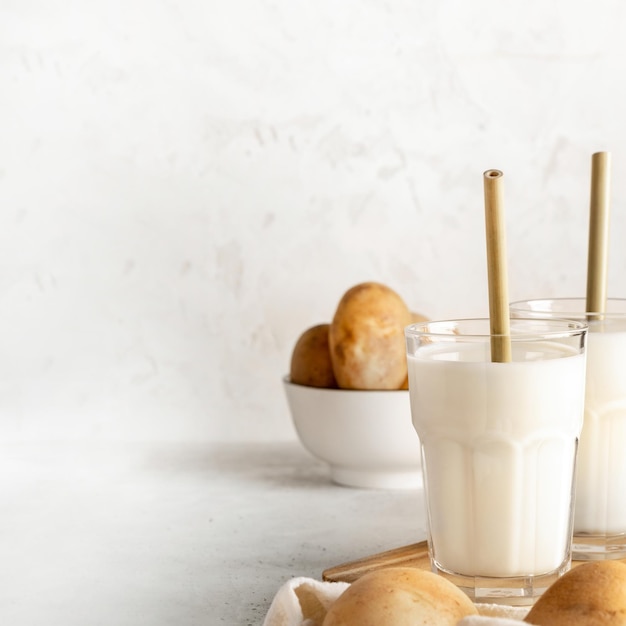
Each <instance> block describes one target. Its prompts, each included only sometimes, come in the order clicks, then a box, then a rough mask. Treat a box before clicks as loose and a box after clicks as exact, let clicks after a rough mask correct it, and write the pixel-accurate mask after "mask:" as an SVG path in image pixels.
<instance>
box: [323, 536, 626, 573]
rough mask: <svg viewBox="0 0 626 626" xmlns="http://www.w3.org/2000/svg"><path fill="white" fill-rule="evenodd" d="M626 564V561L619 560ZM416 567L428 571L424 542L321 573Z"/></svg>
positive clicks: (573, 564)
mask: <svg viewBox="0 0 626 626" xmlns="http://www.w3.org/2000/svg"><path fill="white" fill-rule="evenodd" d="M621 560H622V562H626V559H621ZM581 563H585V561H572V567H575V566H576V565H580V564H581ZM394 566H395V567H417V568H419V569H426V570H430V558H429V556H428V544H427V543H426V541H421V542H420V543H412V544H411V545H408V546H403V547H401V548H395V549H394V550H387V551H386V552H379V553H378V554H373V555H371V556H366V557H364V558H362V559H357V560H356V561H350V562H348V563H342V564H341V565H335V566H333V567H330V568H328V569H326V570H324V571H323V572H322V580H325V581H329V582H337V581H344V582H348V583H351V582H354V581H355V580H356V579H357V578H359V577H361V576H363V574H366V573H367V572H371V571H373V570H377V569H380V568H382V567H394Z"/></svg>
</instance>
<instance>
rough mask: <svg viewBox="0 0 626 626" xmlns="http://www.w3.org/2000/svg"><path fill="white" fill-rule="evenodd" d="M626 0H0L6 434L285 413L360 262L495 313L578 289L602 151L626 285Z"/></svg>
mask: <svg viewBox="0 0 626 626" xmlns="http://www.w3.org/2000/svg"><path fill="white" fill-rule="evenodd" d="M625 6H626V5H624V4H623V3H622V2H621V1H620V0H599V1H595V2H587V1H585V2H583V1H582V0H579V1H571V0H570V1H568V0H556V1H554V2H550V3H546V2H542V1H538V0H531V1H528V0H517V1H507V2H500V3H498V2H493V1H489V2H487V1H485V0H473V1H470V2H468V1H463V0H439V1H435V0H431V1H425V0H395V1H394V0H390V1H385V0H341V1H337V0H321V1H313V0H309V1H299V0H229V1H228V2H217V1H216V0H177V1H176V2H174V1H166V0H154V1H148V0H130V1H127V2H110V1H105V0H92V1H78V0H73V1H70V0H66V1H63V0H19V1H18V0H12V1H11V0H4V1H3V2H2V3H1V4H0V220H1V223H0V435H1V436H2V438H5V439H6V438H26V439H28V438H47V437H55V438H67V437H79V438H85V437H90V438H91V437H96V438H117V439H163V438H174V439H187V438H195V439H201V440H207V439H209V440H223V439H231V440H237V439H287V438H293V437H294V436H295V435H294V431H293V428H292V426H291V423H290V418H289V415H288V412H287V407H286V403H285V400H284V397H283V393H282V389H281V386H280V379H281V376H282V375H283V374H284V373H285V372H286V371H287V368H288V362H289V355H290V352H291V348H292V346H293V343H294V342H295V340H296V339H297V337H298V335H299V334H300V332H302V331H303V330H304V329H305V328H307V327H308V326H310V325H312V324H315V323H319V322H322V321H329V320H330V318H331V317H332V314H333V311H334V308H335V306H336V303H337V301H338V299H339V297H340V296H341V295H342V293H343V292H344V291H345V290H346V289H347V288H348V287H350V286H352V285H353V284H355V283H357V282H361V281H363V280H378V281H382V282H385V283H387V284H389V285H390V286H392V287H393V288H395V289H396V290H397V291H398V292H399V293H400V294H401V295H403V296H404V298H405V299H406V300H407V302H408V303H409V304H410V305H411V307H412V308H414V309H416V310H420V311H422V312H424V313H427V314H429V315H431V316H433V317H451V316H469V315H478V314H484V313H486V308H487V302H486V300H487V295H486V269H485V252H484V247H485V246H484V231H483V225H484V221H483V199H482V172H483V171H484V170H485V169H488V168H492V167H496V168H500V169H502V170H504V172H505V176H506V188H505V194H506V215H507V225H508V241H509V253H510V266H509V276H510V291H511V297H512V298H522V297H533V296H548V295H574V294H581V293H582V292H583V291H584V283H585V268H586V231H587V211H588V198H589V165H590V155H591V153H592V152H593V151H596V150H610V151H612V153H613V161H614V185H613V189H614V194H613V197H614V202H613V216H612V226H613V231H612V247H611V256H610V263H611V270H610V292H611V295H614V296H617V295H622V296H624V295H626V285H625V284H624V283H625V279H626V246H624V245H623V240H624V233H625V229H626V181H625V177H624V176H623V172H624V171H626V81H625V80H624V77H625V75H626V66H625V62H624V59H625V58H626V38H624V37H623V32H624V27H625V25H626V24H625V21H626V15H625V10H626V8H625Z"/></svg>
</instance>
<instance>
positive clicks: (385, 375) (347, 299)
mask: <svg viewBox="0 0 626 626" xmlns="http://www.w3.org/2000/svg"><path fill="white" fill-rule="evenodd" d="M410 323H411V312H410V311H409V309H408V307H407V305H406V304H405V302H404V300H403V299H402V298H401V297H400V296H399V295H398V294H397V293H396V292H395V291H393V289H391V288H389V287H387V286H386V285H382V284H380V283H375V282H366V283H361V284H358V285H355V286H354V287H352V288H351V289H349V290H348V291H347V292H346V293H345V294H344V295H343V297H342V298H341V300H340V301H339V304H338V306H337V309H336V311H335V315H334V317H333V320H332V323H331V325H330V334H329V338H330V356H331V360H332V364H333V370H334V372H335V378H336V379H337V384H338V385H339V387H341V388H343V389H399V388H400V387H401V386H402V384H403V383H404V381H405V379H406V376H407V364H406V347H405V339H404V328H405V327H406V326H408V325H409V324H410Z"/></svg>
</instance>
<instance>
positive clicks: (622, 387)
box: [574, 332, 626, 535]
mask: <svg viewBox="0 0 626 626" xmlns="http://www.w3.org/2000/svg"><path fill="white" fill-rule="evenodd" d="M574 532H575V533H582V532H586V533H592V534H599V535H604V534H617V533H623V532H626V332H606V333H602V332H589V333H588V334H587V390H586V398H585V422H584V426H583V431H582V434H581V436H580V446H579V451H578V468H577V478H576V508H575V515H574Z"/></svg>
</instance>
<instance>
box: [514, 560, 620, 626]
mask: <svg viewBox="0 0 626 626" xmlns="http://www.w3.org/2000/svg"><path fill="white" fill-rule="evenodd" d="M524 621H525V622H527V623H529V624H535V626H624V625H625V624H626V565H625V564H624V563H621V562H620V561H593V562H591V561H590V562H588V563H583V564H582V565H578V566H577V567H575V568H574V569H571V570H570V571H569V572H567V573H566V574H564V575H563V576H561V578H559V579H558V580H557V581H556V582H554V583H552V585H550V587H548V589H546V591H545V592H544V594H543V595H542V596H541V597H540V598H539V600H537V602H536V603H535V605H534V606H533V608H532V609H531V610H530V611H529V612H528V615H527V616H526V617H525V618H524Z"/></svg>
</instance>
